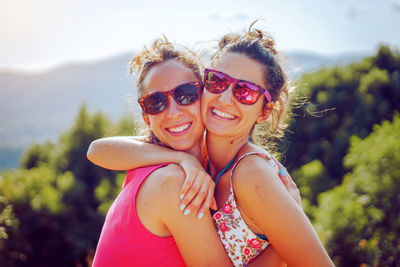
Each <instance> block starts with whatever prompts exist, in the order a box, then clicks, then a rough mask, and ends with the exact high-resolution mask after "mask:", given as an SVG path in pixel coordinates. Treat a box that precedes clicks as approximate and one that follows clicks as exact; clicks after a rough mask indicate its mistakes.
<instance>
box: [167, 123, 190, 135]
mask: <svg viewBox="0 0 400 267" xmlns="http://www.w3.org/2000/svg"><path fill="white" fill-rule="evenodd" d="M190 125H192V123H191V122H188V123H185V124H183V125H181V126H179V127H173V128H167V130H168V131H170V132H172V133H181V132H184V131H185V130H186V129H188V128H189V127H190Z"/></svg>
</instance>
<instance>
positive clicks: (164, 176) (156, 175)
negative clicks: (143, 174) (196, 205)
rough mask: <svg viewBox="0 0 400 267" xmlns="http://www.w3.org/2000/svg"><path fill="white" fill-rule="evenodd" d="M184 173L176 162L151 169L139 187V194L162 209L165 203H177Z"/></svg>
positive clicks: (156, 207) (155, 206)
mask: <svg viewBox="0 0 400 267" xmlns="http://www.w3.org/2000/svg"><path fill="white" fill-rule="evenodd" d="M184 180H185V173H184V171H183V170H182V168H181V167H180V166H179V165H177V164H168V165H166V166H164V167H161V168H158V169H157V170H155V171H153V172H152V173H151V174H150V175H149V176H148V177H147V179H146V181H145V182H144V183H143V185H142V186H141V188H140V194H141V195H142V196H144V197H145V198H146V199H147V200H148V202H149V203H152V205H151V206H153V207H154V208H155V209H157V210H158V209H159V210H163V209H165V208H166V207H167V205H168V206H169V205H176V206H177V205H178V203H179V198H178V196H179V190H180V188H181V186H182V184H183V182H184Z"/></svg>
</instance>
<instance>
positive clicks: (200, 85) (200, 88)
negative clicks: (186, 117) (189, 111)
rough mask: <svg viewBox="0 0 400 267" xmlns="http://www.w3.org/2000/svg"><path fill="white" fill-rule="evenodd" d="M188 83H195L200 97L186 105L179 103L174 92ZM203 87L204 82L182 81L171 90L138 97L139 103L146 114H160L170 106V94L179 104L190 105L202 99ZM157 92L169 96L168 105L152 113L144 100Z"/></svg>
mask: <svg viewBox="0 0 400 267" xmlns="http://www.w3.org/2000/svg"><path fill="white" fill-rule="evenodd" d="M187 84H191V85H194V86H195V87H196V89H197V96H198V98H197V99H196V100H195V101H194V102H193V103H190V104H186V105H185V104H181V103H179V102H178V101H177V100H176V99H175V97H174V94H173V93H174V92H175V90H176V89H177V88H178V87H181V86H182V85H187ZM202 87H203V84H202V83H201V82H187V83H182V84H180V85H178V86H176V87H174V88H172V89H171V90H169V91H167V92H154V93H151V94H148V95H145V96H143V97H141V98H139V99H138V103H139V105H140V107H141V108H142V111H143V112H144V113H146V114H148V115H157V114H160V113H161V112H163V111H164V110H166V109H167V108H168V105H169V100H168V95H170V96H171V97H172V98H173V99H174V101H175V102H176V103H177V104H178V105H180V106H190V105H192V104H194V103H196V102H197V101H198V100H199V99H200V96H201V92H202ZM155 94H161V95H164V96H166V97H167V103H166V107H165V108H164V109H163V110H161V111H160V112H157V113H154V114H152V113H149V112H147V109H146V106H145V105H144V101H145V100H146V99H147V98H149V97H151V96H153V95H155Z"/></svg>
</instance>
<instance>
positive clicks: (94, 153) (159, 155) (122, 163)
mask: <svg viewBox="0 0 400 267" xmlns="http://www.w3.org/2000/svg"><path fill="white" fill-rule="evenodd" d="M143 140H144V137H141V136H114V137H106V138H101V139H97V140H95V141H93V142H92V143H91V144H90V146H89V149H88V151H87V158H88V159H89V160H90V161H91V162H93V163H94V164H96V165H99V166H100V167H103V168H106V169H110V170H130V169H135V168H138V167H143V166H149V165H155V164H160V163H164V162H178V161H179V160H181V158H182V155H181V153H183V152H176V151H173V150H170V149H168V148H165V147H161V146H157V145H153V144H149V143H145V142H143Z"/></svg>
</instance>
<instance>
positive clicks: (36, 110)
mask: <svg viewBox="0 0 400 267" xmlns="http://www.w3.org/2000/svg"><path fill="white" fill-rule="evenodd" d="M363 56H364V55H362V54H341V55H335V56H326V55H319V54H314V53H310V52H289V53H287V57H288V59H289V60H288V61H287V62H288V69H289V75H290V76H291V77H293V78H296V77H298V76H300V75H301V74H303V73H306V72H311V71H315V70H317V69H319V68H321V67H329V66H333V65H337V64H347V63H349V62H351V61H355V60H359V59H361V58H362V57H363ZM130 59H131V55H129V54H122V55H120V56H116V57H113V58H109V59H106V60H102V61H97V62H91V63H76V64H70V65H65V66H61V67H58V68H55V69H52V70H50V71H46V72H42V73H32V74H28V73H23V72H10V71H0V114H1V116H0V169H4V168H10V167H16V166H17V165H18V161H19V156H20V155H21V153H22V151H23V150H24V149H25V148H26V147H27V146H28V145H29V144H31V143H32V142H36V143H40V142H44V141H46V140H48V139H52V140H55V139H56V138H57V137H58V135H59V134H60V133H61V132H63V131H64V130H65V129H67V128H68V127H70V125H72V120H73V118H74V117H75V115H76V112H77V110H78V109H79V107H80V106H81V105H82V104H83V103H86V105H87V106H88V108H89V110H90V111H98V110H101V111H102V112H104V113H105V114H107V115H108V116H109V117H110V118H111V119H113V120H116V119H118V118H120V117H121V116H122V115H124V114H126V113H127V112H131V111H137V110H138V109H139V106H138V105H137V103H136V100H135V99H136V88H135V84H134V82H133V79H132V78H131V77H130V76H129V75H128V63H129V61H130Z"/></svg>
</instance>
